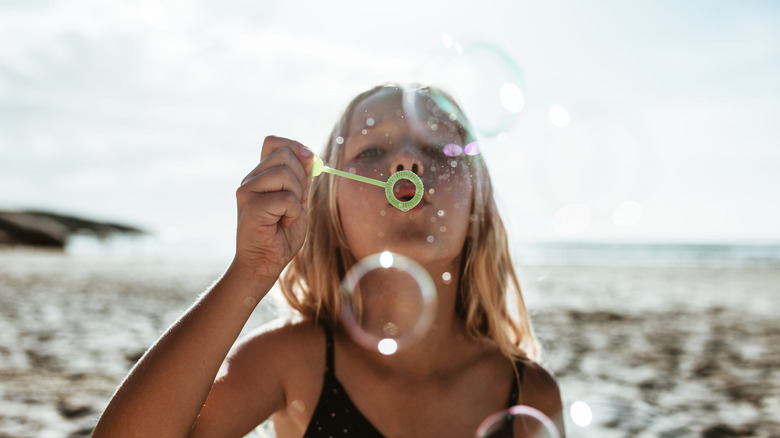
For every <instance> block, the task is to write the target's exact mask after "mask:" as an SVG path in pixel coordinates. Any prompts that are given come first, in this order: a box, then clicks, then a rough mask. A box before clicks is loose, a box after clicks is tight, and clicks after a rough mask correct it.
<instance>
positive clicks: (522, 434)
mask: <svg viewBox="0 0 780 438" xmlns="http://www.w3.org/2000/svg"><path fill="white" fill-rule="evenodd" d="M476 436H477V438H560V437H561V435H560V433H559V432H558V428H557V427H556V426H555V423H553V421H552V420H551V419H550V417H548V416H546V415H544V414H543V413H542V412H541V411H539V410H538V409H535V408H532V407H530V406H525V405H516V406H512V407H511V408H509V409H506V410H503V411H501V412H497V413H495V414H493V415H491V416H489V417H488V418H486V419H485V421H483V422H482V424H481V425H480V426H479V428H478V429H477V434H476Z"/></svg>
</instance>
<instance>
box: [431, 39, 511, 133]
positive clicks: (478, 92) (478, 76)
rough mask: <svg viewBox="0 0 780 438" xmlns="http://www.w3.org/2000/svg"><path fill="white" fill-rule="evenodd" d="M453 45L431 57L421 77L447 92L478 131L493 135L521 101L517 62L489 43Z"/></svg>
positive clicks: (504, 126)
mask: <svg viewBox="0 0 780 438" xmlns="http://www.w3.org/2000/svg"><path fill="white" fill-rule="evenodd" d="M450 38H451V37H450ZM454 47H455V50H454V51H452V50H448V51H447V52H446V55H444V56H442V57H439V58H434V59H432V61H431V63H430V64H429V65H428V68H427V70H426V71H425V72H424V78H423V79H424V80H425V82H427V83H431V84H435V85H437V86H439V87H441V88H442V89H444V90H446V91H447V92H449V93H451V94H452V95H453V96H454V97H455V98H456V99H457V100H458V102H460V104H461V105H463V108H464V110H465V112H466V113H467V114H468V115H469V119H470V120H471V123H472V125H473V127H474V128H475V129H476V130H477V131H479V133H480V134H482V135H484V136H489V137H493V136H496V135H498V134H500V133H502V132H505V131H507V130H509V129H510V128H511V127H512V126H513V125H514V124H515V123H516V122H517V120H518V118H519V114H520V112H521V111H522V109H523V107H524V105H525V97H524V93H523V91H522V90H523V88H524V82H525V81H524V78H523V72H522V70H521V69H520V66H519V65H518V64H517V62H515V60H514V59H513V58H512V57H511V56H510V55H509V54H508V53H506V52H505V51H503V50H501V49H500V48H498V47H496V46H494V45H492V44H487V43H464V44H462V45H461V44H459V43H455V44H454Z"/></svg>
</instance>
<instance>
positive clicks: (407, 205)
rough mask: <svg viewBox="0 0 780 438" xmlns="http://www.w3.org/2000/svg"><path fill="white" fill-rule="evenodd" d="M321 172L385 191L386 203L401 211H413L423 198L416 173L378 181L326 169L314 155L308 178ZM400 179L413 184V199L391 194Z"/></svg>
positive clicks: (404, 171)
mask: <svg viewBox="0 0 780 438" xmlns="http://www.w3.org/2000/svg"><path fill="white" fill-rule="evenodd" d="M322 172H327V173H330V174H333V175H336V176H342V177H344V178H349V179H352V180H355V181H360V182H364V183H366V184H372V185H375V186H378V187H382V188H384V189H385V197H386V198H387V200H388V202H390V205H392V206H393V207H395V208H397V209H399V210H401V211H409V210H411V209H413V208H414V207H416V206H417V204H419V203H420V200H421V199H422V197H423V190H424V189H423V182H422V180H421V179H420V177H419V176H417V174H416V173H414V172H412V171H410V170H399V171H398V172H396V173H394V174H392V175H390V178H388V179H387V181H379V180H378V179H373V178H368V177H365V176H361V175H355V174H354V173H349V172H344V171H343V170H338V169H334V168H332V167H328V166H326V165H325V163H323V162H322V159H320V157H318V156H317V155H316V154H315V155H314V162H313V163H312V165H311V173H310V174H309V176H310V177H314V176H317V175H319V174H321V173H322ZM401 179H406V180H409V181H411V182H412V184H414V189H415V192H414V197H412V199H410V200H408V201H401V200H400V199H398V198H396V197H395V195H394V194H393V186H394V185H395V183H396V182H398V180H401Z"/></svg>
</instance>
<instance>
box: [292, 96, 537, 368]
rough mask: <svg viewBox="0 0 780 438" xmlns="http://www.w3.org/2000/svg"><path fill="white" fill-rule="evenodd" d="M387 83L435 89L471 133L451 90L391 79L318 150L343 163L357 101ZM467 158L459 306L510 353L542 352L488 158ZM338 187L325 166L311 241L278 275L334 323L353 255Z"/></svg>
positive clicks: (318, 181)
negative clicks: (469, 187) (469, 193)
mask: <svg viewBox="0 0 780 438" xmlns="http://www.w3.org/2000/svg"><path fill="white" fill-rule="evenodd" d="M388 88H390V89H392V90H394V91H397V92H399V93H401V92H408V90H412V92H415V93H425V94H428V95H433V96H435V97H436V99H435V100H436V101H437V105H440V106H441V105H442V104H443V105H445V106H447V107H448V109H449V108H451V109H453V110H455V111H459V116H458V118H457V120H458V125H459V129H460V130H461V131H462V132H461V134H462V136H463V138H464V139H466V140H473V139H474V135H473V130H472V129H471V128H470V125H469V123H468V120H467V119H466V118H465V116H463V112H462V111H461V110H460V108H459V107H458V105H457V104H456V103H455V101H454V99H452V98H451V97H450V96H449V95H447V94H446V93H444V92H442V91H441V90H438V89H436V88H433V87H425V88H420V87H409V88H408V89H404V88H403V87H401V86H398V85H393V84H386V85H380V86H377V87H374V88H372V89H370V90H368V91H365V92H363V93H361V94H359V95H358V96H356V97H355V98H354V99H353V100H352V101H351V102H350V103H349V104H348V105H347V108H346V110H345V111H344V113H343V115H342V117H341V119H340V120H339V121H338V123H336V125H335V127H334V129H333V131H332V132H331V135H330V139H329V141H328V144H327V145H326V148H325V151H324V152H323V154H322V156H321V158H322V159H323V160H324V161H325V162H326V163H329V164H330V165H332V166H334V167H336V168H338V167H339V166H340V165H341V161H342V155H343V154H342V153H341V149H342V148H341V147H339V146H340V145H341V144H342V143H343V142H344V141H345V140H346V138H347V127H348V124H349V120H350V118H351V116H352V113H353V111H354V109H355V107H356V106H357V105H358V104H360V103H361V102H362V101H363V100H364V99H366V98H367V97H369V96H371V95H373V94H374V93H377V92H379V91H381V90H385V89H388ZM448 112H449V111H448ZM467 158H468V159H467V160H466V162H467V163H468V166H469V168H470V170H471V175H472V176H471V178H472V183H473V184H474V185H473V187H474V191H473V193H474V199H473V200H472V211H471V215H470V219H469V223H470V230H469V233H468V237H467V238H466V241H465V243H464V245H463V250H462V258H461V260H462V262H461V265H462V266H461V275H460V283H459V285H458V286H459V287H458V300H457V306H456V312H457V314H458V316H459V317H461V318H462V319H463V321H464V323H465V326H466V329H467V332H468V333H469V335H470V336H472V337H474V338H475V339H483V340H484V339H486V340H490V341H492V342H493V343H495V344H496V345H497V346H498V348H499V349H500V350H501V352H502V353H503V354H504V355H505V356H507V357H509V358H512V359H519V358H531V359H536V360H538V359H539V356H540V354H541V350H540V347H539V343H538V342H537V340H536V337H535V336H534V333H533V329H532V326H531V321H530V316H529V314H528V311H527V309H526V307H525V303H524V301H523V296H522V293H521V291H520V283H519V281H518V277H517V274H516V273H515V269H514V265H513V263H512V260H511V256H510V253H509V245H508V238H507V232H506V229H505V227H504V224H503V222H502V220H501V217H500V216H499V214H498V209H497V206H496V203H495V200H494V199H493V187H492V184H491V182H490V176H489V174H488V170H487V166H486V165H485V161H484V159H483V158H482V156H481V155H479V154H475V155H469V156H468V157H467ZM335 193H336V178H334V177H333V176H332V175H329V174H325V173H323V174H322V175H320V176H318V177H317V178H315V179H314V180H313V181H312V185H311V189H310V195H309V213H308V221H309V227H308V231H307V234H306V242H305V244H304V246H303V248H302V249H301V251H300V252H299V253H298V254H297V255H296V256H295V258H294V259H293V261H292V262H291V263H290V265H289V266H288V267H287V269H286V270H285V272H284V273H283V274H282V277H281V279H280V285H281V289H282V293H283V294H284V297H285V299H286V300H287V302H288V303H289V304H290V306H291V307H292V308H293V309H295V310H296V311H298V312H299V313H300V314H301V316H302V317H303V318H304V319H307V320H312V321H318V322H322V323H326V324H330V325H331V326H333V327H335V326H337V325H338V324H339V318H338V315H339V311H340V306H341V296H340V285H341V282H342V279H343V278H344V276H345V274H346V272H347V270H348V269H349V267H351V266H352V265H353V264H354V263H356V260H355V258H354V256H352V254H351V253H350V251H349V250H348V245H347V242H346V238H345V236H344V231H343V229H342V226H341V219H340V217H339V213H338V208H337V205H336V196H335ZM510 293H514V294H515V297H514V298H515V300H514V301H515V304H516V308H515V309H514V310H516V314H515V315H512V314H511V313H510V311H509V307H508V304H507V301H508V300H507V298H508V296H509V294H510Z"/></svg>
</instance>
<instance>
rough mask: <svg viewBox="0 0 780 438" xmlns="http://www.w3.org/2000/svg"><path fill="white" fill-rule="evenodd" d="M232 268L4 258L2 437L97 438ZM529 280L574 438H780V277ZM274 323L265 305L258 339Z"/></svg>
mask: <svg viewBox="0 0 780 438" xmlns="http://www.w3.org/2000/svg"><path fill="white" fill-rule="evenodd" d="M224 266H225V265H224V264H220V263H214V262H209V261H206V260H200V261H194V260H188V261H186V262H172V261H170V260H167V259H165V260H163V259H160V260H154V259H148V258H139V259H134V260H128V258H127V257H124V258H111V257H100V256H80V257H74V256H68V255H66V254H61V253H42V252H30V251H25V252H19V251H0V437H71V436H73V437H78V436H89V435H90V433H91V431H92V428H93V427H94V425H95V423H96V421H97V418H98V416H99V415H100V412H101V411H102V410H103V408H104V407H105V405H106V404H107V402H108V400H109V398H110V396H111V394H112V393H113V391H114V389H115V388H116V386H117V385H118V384H119V382H120V381H121V379H122V378H123V377H124V375H125V374H126V373H127V371H128V370H129V369H130V367H131V366H132V365H133V363H134V362H135V361H136V360H137V359H138V358H139V357H140V356H141V354H143V352H144V351H145V349H146V348H148V346H149V345H151V343H152V342H154V340H155V339H156V338H157V337H158V336H159V335H160V333H161V332H162V331H163V330H164V329H165V328H167V326H168V325H169V324H170V323H171V322H173V321H174V320H175V319H176V317H177V316H178V315H179V314H180V313H181V312H182V311H183V310H184V309H186V308H187V307H188V306H189V305H190V303H191V302H192V301H193V300H194V299H195V297H196V296H197V295H198V293H200V292H201V291H202V290H203V289H205V288H206V287H208V285H209V284H210V283H211V282H213V281H214V280H215V279H216V278H217V276H218V275H219V273H220V272H221V271H222V269H223V268H224ZM522 277H523V287H524V290H525V294H526V300H527V302H528V305H529V307H530V308H531V309H532V312H533V318H534V324H535V329H536V332H537V335H538V336H539V338H540V339H541V341H542V343H543V345H544V347H545V358H546V364H547V366H548V368H549V369H550V370H551V371H553V372H554V373H555V375H556V376H557V377H558V379H559V381H560V384H561V388H562V391H563V397H564V402H565V404H566V405H567V411H568V407H569V406H571V404H572V403H573V402H575V401H583V402H585V403H587V404H588V406H589V407H590V409H591V412H592V420H591V422H590V424H589V425H588V426H585V427H582V426H578V425H577V424H576V423H575V421H574V419H572V418H571V417H570V416H568V414H567V418H566V421H567V427H568V432H569V436H582V437H585V436H588V437H590V436H598V437H613V436H614V437H635V436H648V437H650V436H666V437H677V436H680V437H682V436H686V437H687V436H693V437H698V436H701V437H731V436H755V437H773V436H775V437H777V436H780V366H779V365H780V346H779V343H778V339H780V323H777V322H776V320H777V315H778V314H779V313H780V286H778V285H780V267H778V266H776V265H775V266H728V265H724V266H717V267H697V266H677V267H663V266H656V267H628V266H626V267H614V266H612V267H604V266H600V267H599V266H594V267H583V266H552V267H551V266H546V267H545V266H533V267H524V268H523V269H522ZM272 313H273V310H272V306H270V305H265V303H264V304H263V305H262V306H261V308H259V309H258V310H257V311H256V312H255V314H254V315H253V317H252V319H251V320H250V322H249V323H248V324H247V327H248V328H251V327H255V326H257V325H259V324H261V323H262V322H263V321H265V320H268V319H269V318H270V317H271V315H272ZM577 420H578V421H580V422H582V421H583V420H582V419H577ZM583 424H584V423H583Z"/></svg>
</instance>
